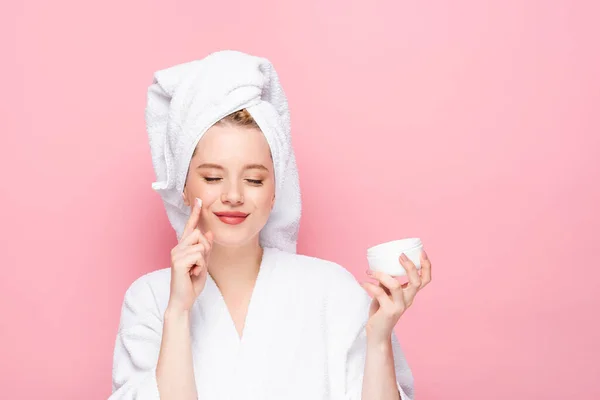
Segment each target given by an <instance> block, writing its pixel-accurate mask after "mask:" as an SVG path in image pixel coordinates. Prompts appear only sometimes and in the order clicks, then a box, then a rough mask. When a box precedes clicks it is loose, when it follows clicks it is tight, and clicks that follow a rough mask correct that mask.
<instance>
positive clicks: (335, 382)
mask: <svg viewBox="0 0 600 400" xmlns="http://www.w3.org/2000/svg"><path fill="white" fill-rule="evenodd" d="M169 283H170V270H169V269H168V268H167V269H162V270H158V271H155V272H152V273H149V274H147V275H144V276H142V277H141V278H139V279H137V280H136V281H135V282H134V283H133V284H132V285H131V287H130V288H129V289H128V290H127V293H126V294H125V300H124V302H123V309H122V314H121V322H120V326H119V331H118V335H117V340H116V345H115V352H114V365H113V394H112V396H111V397H110V399H115V400H116V399H121V400H133V399H149V400H150V399H158V398H159V393H158V388H157V383H156V375H155V373H156V364H157V360H158V354H159V349H160V343H161V337H162V328H163V315H164V312H165V308H166V306H167V302H168V300H169ZM370 301H371V300H370V298H369V297H368V295H367V294H366V292H365V291H364V290H363V288H362V287H361V286H360V285H359V284H358V282H357V281H356V280H355V278H354V276H353V275H352V274H351V273H349V272H348V271H347V270H346V269H344V268H343V267H341V266H339V265H337V264H335V263H332V262H329V261H324V260H321V259H317V258H312V257H308V256H302V255H298V254H292V253H288V252H284V251H281V250H277V249H275V248H265V251H264V255H263V261H262V263H261V267H260V271H259V274H258V278H257V281H256V285H255V288H254V291H253V294H252V298H251V301H250V305H249V308H248V314H247V317H246V322H245V327H244V330H243V335H242V338H241V339H240V338H239V335H238V333H237V331H236V329H235V326H234V323H233V320H232V319H231V316H230V314H229V312H228V309H227V306H226V304H225V302H224V300H223V297H222V296H221V293H220V291H219V289H218V287H217V286H216V284H215V282H214V280H212V278H211V277H210V276H209V277H208V279H207V282H206V286H205V288H204V290H203V291H202V293H201V294H200V296H199V297H198V299H197V300H196V302H195V304H194V307H193V310H192V313H191V336H192V353H193V360H194V376H195V379H196V387H197V389H198V399H200V400H238V399H246V400H271V399H272V400H286V399H298V400H318V399H336V400H337V399H339V400H342V399H343V400H359V399H360V398H361V390H362V378H363V373H364V364H365V355H366V336H365V323H366V321H367V319H368V312H369V304H370ZM392 344H393V351H394V363H395V369H396V379H397V383H398V390H399V392H400V394H401V398H402V399H403V400H406V399H412V398H413V378H412V374H411V371H410V369H409V366H408V364H407V362H406V359H405V358H404V355H403V352H402V350H401V348H400V345H399V343H398V341H397V339H396V336H395V335H392Z"/></svg>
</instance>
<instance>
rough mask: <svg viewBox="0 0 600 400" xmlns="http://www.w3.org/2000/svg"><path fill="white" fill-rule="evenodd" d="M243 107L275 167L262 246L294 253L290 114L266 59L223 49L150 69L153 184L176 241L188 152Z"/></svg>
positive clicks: (296, 195) (296, 196) (184, 212)
mask: <svg viewBox="0 0 600 400" xmlns="http://www.w3.org/2000/svg"><path fill="white" fill-rule="evenodd" d="M243 108H246V109H247V110H248V111H249V112H250V114H251V115H252V117H253V118H254V119H255V120H256V122H257V124H258V125H259V127H260V128H261V130H262V132H263V133H264V135H265V136H266V138H267V142H268V143H269V146H270V148H271V153H272V156H273V164H274V168H275V180H276V188H275V196H276V197H275V204H274V207H273V211H272V212H271V216H270V218H269V220H268V222H267V224H266V226H265V227H264V228H263V230H262V231H261V236H260V239H261V244H262V245H263V246H266V247H275V248H279V249H281V250H284V251H288V252H291V253H295V252H296V242H297V236H298V228H299V221H300V210H301V204H300V203H301V200H300V186H299V179H298V171H297V168H296V159H295V155H294V151H293V148H292V142H291V136H290V115H289V110H288V103H287V98H286V96H285V93H284V91H283V89H282V87H281V85H280V82H279V77H278V75H277V73H276V71H275V69H274V68H273V65H272V64H271V63H270V62H269V60H267V59H265V58H261V57H256V56H251V55H248V54H245V53H242V52H239V51H232V50H226V51H219V52H216V53H212V54H210V55H208V56H207V57H205V58H203V59H201V60H196V61H191V62H188V63H184V64H179V65H176V66H173V67H170V68H166V69H163V70H160V71H157V72H155V74H154V80H153V83H152V85H151V86H150V87H149V88H148V93H147V106H146V127H147V131H148V135H149V140H150V149H151V153H152V163H153V166H154V171H155V173H156V182H154V183H153V184H152V188H153V189H154V190H156V191H157V192H158V193H159V194H160V196H161V198H162V200H163V203H164V206H165V208H166V211H167V216H168V218H169V221H170V223H171V225H172V226H173V228H174V229H175V232H176V234H177V238H178V239H179V238H180V237H181V234H182V233H183V228H184V226H185V223H186V221H187V219H188V217H189V214H190V211H191V210H190V208H189V207H187V206H186V205H185V204H184V202H183V199H182V196H181V194H182V193H183V188H184V185H185V179H186V175H187V172H188V168H189V163H190V160H191V157H192V153H193V151H194V149H195V147H196V145H197V143H198V141H199V140H200V138H201V137H202V135H204V133H205V132H206V131H207V130H208V129H209V128H210V127H211V126H212V125H214V124H215V123H216V122H217V121H219V120H220V119H221V118H223V117H225V116H227V115H229V114H231V113H232V112H235V111H238V110H240V109H243Z"/></svg>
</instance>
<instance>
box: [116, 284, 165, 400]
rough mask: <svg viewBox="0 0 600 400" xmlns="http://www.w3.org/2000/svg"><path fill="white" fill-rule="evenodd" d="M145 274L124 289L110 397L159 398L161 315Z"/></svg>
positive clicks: (118, 398) (131, 399)
mask: <svg viewBox="0 0 600 400" xmlns="http://www.w3.org/2000/svg"><path fill="white" fill-rule="evenodd" d="M145 278H146V277H145V276H143V277H141V278H139V279H137V280H136V281H135V282H134V283H133V284H132V285H131V286H130V287H129V289H128V290H127V291H126V293H125V298H124V301H123V305H122V309H121V318H120V323H119V330H118V333H117V338H116V342H115V348H114V356H113V371H112V395H111V396H110V397H109V399H110V400H134V399H144V400H146V399H148V400H152V399H159V398H160V397H159V393H158V385H157V382H156V364H157V362H158V353H159V350H160V343H161V339H162V326H163V324H162V317H161V315H160V313H159V311H158V306H157V303H156V300H155V298H154V295H153V293H152V290H151V288H150V286H149V285H148V283H147V281H146V279H145Z"/></svg>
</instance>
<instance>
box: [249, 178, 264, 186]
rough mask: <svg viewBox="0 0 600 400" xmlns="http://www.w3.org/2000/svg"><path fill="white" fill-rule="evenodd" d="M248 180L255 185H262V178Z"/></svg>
mask: <svg viewBox="0 0 600 400" xmlns="http://www.w3.org/2000/svg"><path fill="white" fill-rule="evenodd" d="M246 181H248V182H250V183H251V184H253V185H262V183H263V181H262V179H246Z"/></svg>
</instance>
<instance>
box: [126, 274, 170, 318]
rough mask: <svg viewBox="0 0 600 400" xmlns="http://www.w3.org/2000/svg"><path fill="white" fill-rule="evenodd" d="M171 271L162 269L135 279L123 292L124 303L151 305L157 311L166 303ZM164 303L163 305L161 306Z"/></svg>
mask: <svg viewBox="0 0 600 400" xmlns="http://www.w3.org/2000/svg"><path fill="white" fill-rule="evenodd" d="M170 284H171V269H170V268H162V269H159V270H155V271H151V272H148V273H146V274H144V275H141V276H139V277H138V278H136V279H135V280H134V281H133V282H132V283H131V284H130V285H129V287H128V288H127V289H126V291H125V299H124V300H125V302H127V301H129V302H131V303H152V305H156V306H157V307H158V308H159V309H161V308H163V307H162V306H163V305H164V304H166V302H168V299H169V290H170ZM163 303H164V304H163Z"/></svg>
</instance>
